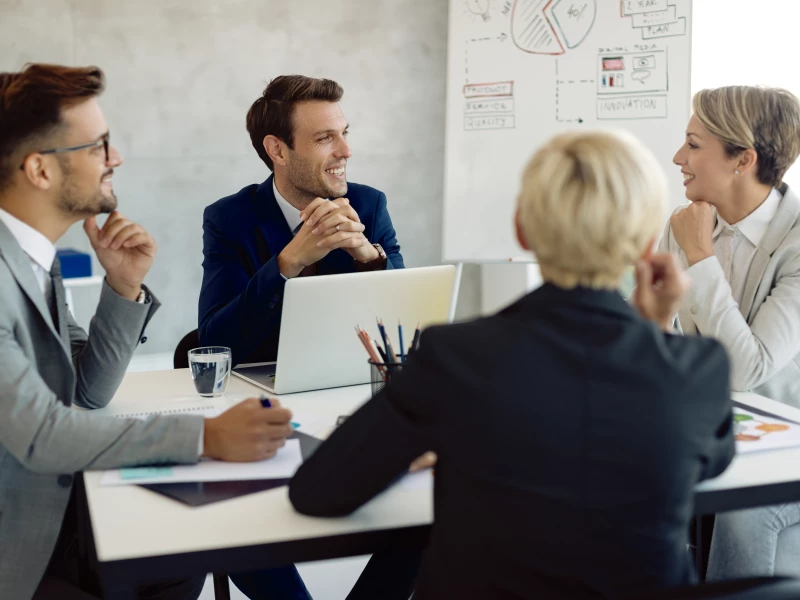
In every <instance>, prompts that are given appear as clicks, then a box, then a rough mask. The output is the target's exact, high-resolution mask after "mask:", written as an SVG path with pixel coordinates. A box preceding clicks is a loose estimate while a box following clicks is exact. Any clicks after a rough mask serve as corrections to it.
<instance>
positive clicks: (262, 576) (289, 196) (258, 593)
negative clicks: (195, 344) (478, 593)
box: [198, 75, 421, 600]
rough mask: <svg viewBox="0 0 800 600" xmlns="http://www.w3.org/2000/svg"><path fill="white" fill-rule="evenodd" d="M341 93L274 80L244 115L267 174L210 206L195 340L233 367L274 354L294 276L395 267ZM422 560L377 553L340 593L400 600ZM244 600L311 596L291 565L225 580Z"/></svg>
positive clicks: (386, 226) (315, 83)
mask: <svg viewBox="0 0 800 600" xmlns="http://www.w3.org/2000/svg"><path fill="white" fill-rule="evenodd" d="M342 95H343V90H342V88H341V86H340V85H339V84H337V83H336V82H335V81H331V80H329V79H312V78H309V77H303V76H301V75H288V76H282V77H277V78H275V79H273V80H272V81H271V82H270V83H269V85H268V86H267V88H266V89H265V90H264V93H263V94H262V96H261V97H260V98H259V99H258V100H256V101H255V102H254V103H253V106H251V107H250V110H249V112H248V113H247V131H248V132H249V133H250V139H251V141H252V143H253V147H254V148H255V150H256V152H257V153H258V155H259V157H261V160H263V161H264V163H265V164H266V165H267V167H269V169H270V170H271V171H272V172H273V175H272V176H270V177H269V178H267V180H266V181H264V182H263V183H261V184H252V185H249V186H247V187H245V188H242V189H241V190H240V191H239V192H237V193H236V194H233V195H232V196H227V197H226V198H222V199H221V200H218V201H217V202H215V203H214V204H212V205H211V206H209V207H207V208H206V210H205V213H204V215H203V285H202V288H201V290H200V304H199V331H198V333H199V336H200V343H201V345H203V346H211V345H213V346H227V347H229V348H230V349H231V352H232V354H233V362H234V364H238V363H246V362H258V361H272V360H275V359H276V357H277V351H278V335H279V332H280V321H281V311H282V308H283V288H284V285H285V284H286V281H287V280H289V279H291V278H292V277H299V276H305V275H317V274H319V275H330V274H336V273H352V272H355V271H371V270H383V269H402V268H403V257H402V256H401V255H400V246H399V245H398V243H397V238H396V236H395V231H394V227H393V226H392V220H391V219H390V218H389V212H388V210H387V208H386V196H385V195H384V194H383V192H380V191H378V190H376V189H373V188H371V187H367V186H365V185H359V184H356V183H350V184H348V182H347V178H346V172H347V161H348V159H349V158H350V156H351V152H350V146H349V144H348V143H347V131H348V124H347V121H346V120H345V118H344V115H343V114H342V109H341V108H340V107H339V100H341V98H342ZM420 559H421V553H419V552H393V553H386V554H376V555H374V556H373V558H372V559H371V560H370V562H369V563H368V564H367V567H366V569H365V570H364V572H363V573H362V575H361V577H360V578H359V580H358V581H357V582H356V585H355V587H354V588H353V590H352V591H351V592H350V595H349V596H348V599H349V600H355V599H362V598H363V599H365V600H366V599H369V600H374V599H380V600H395V599H396V600H407V599H408V597H409V596H410V595H411V592H412V589H413V583H414V579H415V577H416V574H417V571H418V569H419V563H420ZM231 579H232V580H233V582H234V583H235V584H236V586H237V587H239V589H240V590H242V591H243V592H244V593H245V594H247V595H248V596H249V597H250V598H253V599H257V598H269V599H270V600H310V596H309V594H308V591H307V590H306V588H305V585H304V584H303V581H302V579H301V578H300V575H299V574H298V573H297V569H296V568H295V567H294V566H293V565H288V566H286V567H278V568H274V569H263V570H261V571H257V572H252V573H237V574H232V575H231Z"/></svg>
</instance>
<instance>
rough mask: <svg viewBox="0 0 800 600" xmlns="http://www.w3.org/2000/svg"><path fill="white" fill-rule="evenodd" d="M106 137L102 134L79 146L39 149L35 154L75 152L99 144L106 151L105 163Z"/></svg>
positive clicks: (96, 146)
mask: <svg viewBox="0 0 800 600" xmlns="http://www.w3.org/2000/svg"><path fill="white" fill-rule="evenodd" d="M108 139H109V136H107V135H106V136H103V138H102V139H99V140H97V141H96V142H89V143H88V144H81V145H80V146H68V147H66V148H50V149H49V150H39V151H38V152H36V154H62V153H64V152H75V151H76V150H84V149H86V148H98V147H100V146H102V147H103V150H104V151H105V153H106V163H108V158H109V156H108ZM19 168H20V169H24V168H25V164H24V163H23V164H21V165H20V166H19Z"/></svg>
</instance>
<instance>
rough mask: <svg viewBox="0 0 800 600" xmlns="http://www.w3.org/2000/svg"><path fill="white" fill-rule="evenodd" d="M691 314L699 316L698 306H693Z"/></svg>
mask: <svg viewBox="0 0 800 600" xmlns="http://www.w3.org/2000/svg"><path fill="white" fill-rule="evenodd" d="M689 312H690V313H692V314H693V315H696V314H697V306H692V307H691V308H690V309H689Z"/></svg>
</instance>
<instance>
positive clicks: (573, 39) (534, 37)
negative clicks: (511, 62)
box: [511, 0, 597, 55]
mask: <svg viewBox="0 0 800 600" xmlns="http://www.w3.org/2000/svg"><path fill="white" fill-rule="evenodd" d="M596 12H597V0H584V1H583V2H573V1H569V0H516V1H515V2H514V7H513V8H512V10H511V37H512V38H513V39H514V44H516V46H517V48H519V49H520V50H523V51H524V52H530V53H531V54H550V55H558V54H564V53H565V52H566V49H567V48H569V49H571V48H576V47H577V46H578V45H580V43H581V42H582V41H583V40H584V39H586V36H587V35H589V32H590V31H591V30H592V25H594V18H595V14H596Z"/></svg>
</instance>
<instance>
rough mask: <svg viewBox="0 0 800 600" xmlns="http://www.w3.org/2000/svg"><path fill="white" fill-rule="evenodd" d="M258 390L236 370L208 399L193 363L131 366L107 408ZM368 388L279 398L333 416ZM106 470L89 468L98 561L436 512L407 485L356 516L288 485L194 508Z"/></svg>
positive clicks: (361, 526)
mask: <svg viewBox="0 0 800 600" xmlns="http://www.w3.org/2000/svg"><path fill="white" fill-rule="evenodd" d="M260 393H261V390H259V388H256V387H255V386H252V385H250V384H248V383H247V382H245V381H243V380H241V379H238V378H236V377H231V380H230V383H229V385H228V393H227V396H228V398H225V399H217V400H213V401H212V400H205V399H203V398H200V397H199V396H198V395H197V394H196V393H195V390H194V384H193V383H192V379H191V376H190V374H189V370H188V369H178V370H173V371H152V372H141V373H128V374H127V375H126V376H125V379H124V380H123V382H122V385H121V386H120V389H119V391H118V392H117V395H116V396H115V397H114V399H113V400H112V402H111V404H110V405H109V407H107V408H105V409H101V410H102V413H106V414H114V413H121V412H127V411H130V410H131V409H133V408H135V409H143V408H144V409H147V408H152V407H154V406H155V404H154V400H157V402H158V405H159V406H167V405H169V406H172V407H177V408H180V407H184V406H189V405H195V406H196V405H198V404H203V403H208V404H212V403H213V404H215V405H218V406H221V407H224V406H227V405H230V404H231V403H235V402H236V401H238V400H240V399H241V398H242V397H244V396H245V395H248V394H249V395H253V396H258V395H259V394H260ZM369 394H370V386H369V385H360V386H352V387H344V388H336V389H331V390H321V391H315V392H306V393H300V394H290V395H285V396H282V397H280V401H281V403H282V404H283V405H284V406H287V407H288V408H290V409H291V410H292V411H293V412H295V413H296V414H298V415H300V414H302V415H316V416H320V417H327V418H328V419H329V421H330V422H331V423H335V421H336V417H337V416H338V415H341V414H350V413H352V412H353V411H354V410H355V409H356V408H358V407H359V406H360V405H361V404H363V402H364V401H365V400H366V399H367V398H368V397H369ZM97 412H98V413H100V412H101V411H97ZM100 477H101V473H100V472H87V473H86V476H85V482H86V496H87V501H88V505H89V514H90V517H91V521H92V529H93V532H94V538H95V547H96V550H97V557H98V559H99V560H100V561H113V560H123V559H131V558H141V557H145V556H159V555H166V554H181V553H186V552H196V551H200V550H211V549H217V548H230V547H237V546H251V545H258V544H269V543H274V542H281V541H289V540H302V539H308V538H318V537H326V536H332V535H341V534H348V533H357V532H364V531H375V530H381V529H393V528H403V527H413V526H418V525H428V524H430V523H431V522H432V520H433V507H432V498H431V497H430V494H426V493H421V492H420V491H416V490H413V489H404V488H402V487H401V486H395V487H393V488H391V489H390V490H388V491H386V492H384V493H383V494H381V495H380V496H378V497H376V498H374V499H373V500H372V501H370V502H369V503H367V504H366V505H365V506H363V507H362V508H361V509H359V510H358V511H356V512H355V513H354V514H353V515H351V516H350V517H347V518H341V519H320V518H313V517H305V516H303V515H300V514H298V513H297V512H295V510H294V509H293V508H292V506H291V504H290V503H289V499H288V492H287V489H288V488H286V487H283V488H277V489H273V490H267V491H264V492H258V493H255V494H249V495H247V496H242V497H239V498H234V499H231V500H226V501H223V502H217V503H214V504H209V505H206V506H202V507H198V508H192V507H189V506H186V505H183V504H181V503H179V502H176V501H174V500H170V499H169V498H166V497H164V496H161V495H160V494H156V493H153V492H150V491H148V490H146V489H143V488H140V487H138V486H120V487H101V486H100ZM343 485H346V483H345V482H343Z"/></svg>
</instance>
